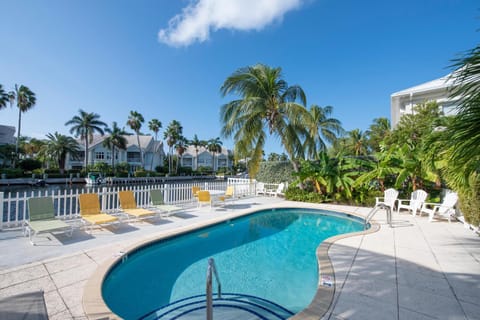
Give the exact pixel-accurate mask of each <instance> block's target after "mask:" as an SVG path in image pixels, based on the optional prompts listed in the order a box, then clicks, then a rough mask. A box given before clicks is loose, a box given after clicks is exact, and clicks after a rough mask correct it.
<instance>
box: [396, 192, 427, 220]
mask: <svg viewBox="0 0 480 320" xmlns="http://www.w3.org/2000/svg"><path fill="white" fill-rule="evenodd" d="M427 195H428V193H426V192H425V191H423V190H415V191H413V192H412V194H411V196H410V199H398V200H397V201H398V205H397V206H398V208H397V210H398V213H400V210H401V209H407V210H408V211H411V213H412V215H413V216H415V215H416V214H417V211H418V210H419V209H420V208H421V207H422V204H423V203H424V202H425V200H426V199H427Z"/></svg>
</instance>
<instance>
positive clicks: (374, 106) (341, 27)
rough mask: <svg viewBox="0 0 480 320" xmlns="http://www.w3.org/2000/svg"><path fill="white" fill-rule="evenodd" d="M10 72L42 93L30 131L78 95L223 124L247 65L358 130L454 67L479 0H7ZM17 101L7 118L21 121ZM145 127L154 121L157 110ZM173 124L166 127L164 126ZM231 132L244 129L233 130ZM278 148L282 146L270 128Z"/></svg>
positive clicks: (48, 129) (192, 124) (114, 110)
mask: <svg viewBox="0 0 480 320" xmlns="http://www.w3.org/2000/svg"><path fill="white" fill-rule="evenodd" d="M0 5H1V7H2V12H4V14H3V15H2V19H0V39H2V41H1V42H0V52H1V53H0V84H2V85H3V86H4V88H5V89H6V90H11V89H12V88H13V87H14V85H15V84H16V83H17V84H23V85H26V86H28V87H29V88H30V89H32V90H33V91H34V92H35V93H36V95H37V104H36V106H35V107H34V108H33V109H32V110H30V111H28V112H27V113H25V114H23V116H22V119H23V121H22V135H27V136H31V137H37V138H44V137H45V135H46V134H47V133H53V132H55V131H58V132H60V133H63V134H68V130H69V128H67V127H65V126H64V123H65V122H66V121H68V120H69V119H71V118H72V117H73V116H74V115H76V114H77V113H78V110H79V109H80V108H82V109H84V110H85V111H88V112H95V113H98V114H99V115H100V116H101V119H102V120H103V121H104V122H106V123H107V124H109V125H111V123H112V122H113V121H117V122H118V123H119V125H120V126H124V125H125V123H126V120H127V118H128V115H129V112H130V110H136V111H138V112H140V113H142V114H143V116H144V117H145V120H146V123H147V122H148V121H149V120H151V119H152V118H157V119H159V120H160V121H161V122H162V123H163V127H164V128H165V127H166V126H167V125H168V123H169V122H170V121H172V120H178V121H180V122H181V123H182V125H183V128H184V135H185V136H186V137H187V138H192V137H193V135H194V134H197V135H198V136H199V138H200V139H210V138H214V137H217V136H220V128H221V124H220V119H219V109H220V106H221V105H222V104H224V103H226V102H228V101H229V99H232V98H234V97H227V98H222V97H221V96H220V93H219V89H220V86H221V85H222V83H223V81H224V80H225V79H226V78H227V77H228V76H229V75H230V74H231V73H233V72H234V71H235V70H237V69H238V68H240V67H244V66H248V65H253V64H256V63H264V64H267V65H270V66H272V67H281V68H282V70H283V75H284V79H285V80H286V81H287V82H288V83H289V84H290V85H293V84H298V85H300V86H302V87H303V89H304V90H305V92H306V94H307V102H308V105H309V106H310V105H311V104H317V105H320V106H326V105H331V106H333V108H334V109H333V110H334V112H333V117H335V118H337V119H339V120H340V121H341V122H342V124H343V126H344V128H345V129H346V130H352V129H355V128H360V129H361V130H366V129H367V128H368V126H369V125H370V124H371V123H372V120H373V119H374V118H377V117H388V118H390V95H391V94H392V93H393V92H396V91H400V90H402V89H405V88H408V87H411V86H414V85H417V84H420V83H423V82H426V81H430V80H433V79H435V78H438V77H441V76H444V75H445V74H447V73H449V72H450V69H449V68H448V66H449V65H450V63H451V59H453V58H455V57H456V56H457V55H458V54H459V53H461V52H463V51H465V50H468V49H471V48H473V47H474V46H475V45H476V44H477V43H478V38H479V32H478V31H477V30H478V29H479V28H480V19H479V18H480V4H479V3H478V1H473V0H472V1H470V0H403V1H398V0H397V1H393V0H391V1H381V0H364V1H358V0H343V1H342V0H304V1H302V0H228V1H226V0H192V1H187V0H179V1H173V0H136V1H131V0H130V1H127V0H102V1H97V0H83V1H65V0H47V1H38V0H1V1H0ZM17 116H18V112H17V109H15V108H7V109H3V110H1V111H0V124H3V125H12V126H16V124H17ZM146 123H145V124H144V126H143V128H142V131H143V132H145V133H148V127H147V124H146ZM160 134H161V135H163V130H162V131H161V133H160ZM222 140H223V142H224V145H225V146H227V147H230V148H231V147H233V144H232V141H231V140H228V139H224V138H223V137H222ZM265 151H266V153H267V154H268V153H269V152H278V153H280V152H282V149H281V147H280V144H279V142H278V141H277V140H276V139H275V138H273V137H272V138H270V139H269V141H268V143H267V146H266V150H265Z"/></svg>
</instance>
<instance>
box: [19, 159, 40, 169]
mask: <svg viewBox="0 0 480 320" xmlns="http://www.w3.org/2000/svg"><path fill="white" fill-rule="evenodd" d="M18 166H19V167H20V168H22V169H23V170H24V171H32V170H35V169H40V168H41V167H42V163H41V162H40V161H39V160H36V159H30V158H28V159H23V160H21V161H20V163H19V164H18Z"/></svg>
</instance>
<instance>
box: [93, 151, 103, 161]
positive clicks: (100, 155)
mask: <svg viewBox="0 0 480 320" xmlns="http://www.w3.org/2000/svg"><path fill="white" fill-rule="evenodd" d="M103 159H105V153H104V152H103V151H100V152H95V160H103Z"/></svg>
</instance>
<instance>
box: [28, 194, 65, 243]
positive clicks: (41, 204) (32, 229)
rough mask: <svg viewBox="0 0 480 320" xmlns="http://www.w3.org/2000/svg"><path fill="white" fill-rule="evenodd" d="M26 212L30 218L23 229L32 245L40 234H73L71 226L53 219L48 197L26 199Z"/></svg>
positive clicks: (51, 202) (53, 211)
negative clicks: (63, 231)
mask: <svg viewBox="0 0 480 320" xmlns="http://www.w3.org/2000/svg"><path fill="white" fill-rule="evenodd" d="M28 212H29V214H30V218H29V220H28V221H26V222H25V226H24V228H25V232H26V233H27V232H28V236H29V238H30V242H31V243H32V244H33V245H35V243H34V242H33V237H35V236H36V235H37V234H38V233H41V232H53V231H59V230H66V231H68V235H69V236H71V235H72V233H73V226H71V225H69V224H67V223H65V222H64V221H62V220H59V219H57V218H55V209H54V207H53V199H52V198H50V197H41V198H30V199H28Z"/></svg>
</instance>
